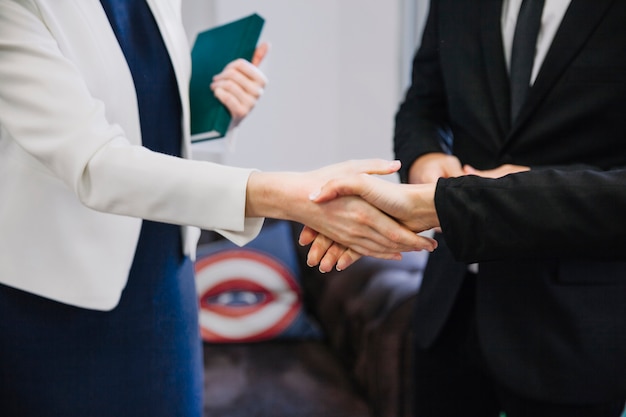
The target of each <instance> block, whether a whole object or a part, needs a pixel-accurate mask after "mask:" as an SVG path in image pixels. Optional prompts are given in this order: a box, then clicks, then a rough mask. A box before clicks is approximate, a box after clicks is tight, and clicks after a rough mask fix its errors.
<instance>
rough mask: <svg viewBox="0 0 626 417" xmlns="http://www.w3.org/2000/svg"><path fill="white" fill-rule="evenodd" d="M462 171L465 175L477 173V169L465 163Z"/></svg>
mask: <svg viewBox="0 0 626 417" xmlns="http://www.w3.org/2000/svg"><path fill="white" fill-rule="evenodd" d="M463 173H464V174H466V175H472V174H477V173H478V171H477V170H476V168H474V167H473V166H471V165H469V164H466V165H463Z"/></svg>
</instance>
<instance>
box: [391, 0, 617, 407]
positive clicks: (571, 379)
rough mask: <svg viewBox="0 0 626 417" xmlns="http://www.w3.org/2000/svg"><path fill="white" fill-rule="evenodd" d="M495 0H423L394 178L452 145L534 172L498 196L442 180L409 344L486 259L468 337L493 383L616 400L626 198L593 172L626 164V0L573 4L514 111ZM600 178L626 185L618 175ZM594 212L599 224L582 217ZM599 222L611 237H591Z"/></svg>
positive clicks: (470, 155)
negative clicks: (437, 228)
mask: <svg viewBox="0 0 626 417" xmlns="http://www.w3.org/2000/svg"><path fill="white" fill-rule="evenodd" d="M501 6H502V1H501V0H472V1H470V0H466V1H461V0H432V1H431V6H430V13H429V17H428V20H427V23H426V28H425V31H424V35H423V39H422V45H421V47H420V49H419V50H418V52H417V54H416V56H415V59H414V63H413V78H412V85H411V87H410V88H409V90H408V92H407V95H406V98H405V101H404V102H403V103H402V105H401V106H400V109H399V111H398V113H397V116H396V132H395V151H396V156H397V157H398V158H399V159H400V160H401V161H402V162H403V169H402V171H401V177H402V179H403V180H404V181H406V180H407V172H408V168H409V167H410V166H411V164H412V163H413V162H414V161H415V159H416V158H418V157H419V156H421V155H423V154H425V153H428V152H441V151H442V150H447V149H451V151H452V152H453V153H454V154H455V155H457V156H458V157H459V159H460V160H461V162H462V163H468V164H471V165H473V166H475V167H477V168H479V169H489V168H494V167H497V166H499V165H501V164H504V163H514V164H521V165H528V166H531V167H532V168H533V172H531V173H530V175H519V176H513V177H514V178H522V180H519V181H520V182H519V183H518V182H516V181H517V180H516V181H514V180H510V181H513V182H509V183H508V187H504V188H506V189H507V192H508V194H506V193H501V190H499V189H498V188H495V187H492V188H490V189H489V190H487V191H481V190H480V189H478V188H475V189H474V190H473V192H472V193H468V192H457V191H458V190H463V189H464V187H465V190H466V191H467V189H469V188H471V183H467V181H470V182H471V181H481V180H480V179H477V178H466V179H464V181H466V182H465V183H464V185H463V186H449V184H448V182H446V181H442V183H441V184H440V188H441V189H438V192H437V209H438V211H441V213H442V214H441V216H442V229H443V232H444V236H445V239H441V237H439V238H440V240H441V242H440V243H441V244H440V247H439V248H438V249H437V250H436V251H435V252H434V253H433V254H432V255H431V257H430V259H429V263H428V266H427V269H426V272H425V276H424V281H423V284H422V289H421V291H420V298H419V300H418V304H417V310H416V313H417V314H416V327H415V332H416V340H417V343H418V344H419V345H420V346H429V345H430V344H431V343H432V342H433V341H434V340H435V338H436V337H437V335H438V333H439V331H440V330H441V327H442V325H443V324H444V323H445V321H446V319H447V317H448V313H449V311H450V308H451V306H452V305H453V304H454V302H455V301H456V296H457V293H458V289H459V287H460V284H461V282H462V280H463V277H464V275H465V272H466V269H467V267H466V264H467V262H475V261H481V262H480V272H479V279H478V280H477V282H478V283H477V317H478V332H479V340H480V343H481V345H482V347H483V350H484V352H485V355H486V359H487V363H488V365H489V366H490V367H491V368H492V369H493V370H494V373H495V374H496V375H498V378H499V379H500V382H502V383H503V384H505V385H508V386H509V387H511V388H513V389H515V390H516V391H517V392H519V393H521V394H523V395H528V396H531V397H533V398H538V399H549V400H556V401H568V402H589V401H600V400H606V399H616V398H620V397H621V398H625V397H626V263H624V262H623V261H625V260H626V255H625V254H626V239H625V237H626V236H625V235H624V232H623V230H625V229H626V220H624V219H625V218H626V217H625V216H626V215H624V214H623V213H625V211H624V208H626V206H625V205H624V204H623V202H622V205H621V206H619V205H613V204H614V203H613V202H612V199H611V197H610V195H609V194H607V193H604V194H602V197H600V196H599V195H598V193H597V192H595V193H594V192H593V191H598V190H597V189H596V188H594V187H597V186H598V185H597V184H598V183H597V182H596V181H597V179H598V176H602V175H604V174H602V172H603V171H606V170H609V169H615V168H620V167H626V53H625V52H624V51H626V24H625V22H626V2H624V1H621V0H594V1H589V0H572V3H571V5H570V7H569V9H568V11H567V13H566V14H565V17H564V18H563V21H562V23H561V26H560V27H559V30H558V32H557V34H556V36H555V38H554V41H553V43H552V45H551V48H550V50H549V52H548V54H547V56H546V58H545V61H544V63H543V65H542V67H541V70H540V72H539V74H538V77H537V79H536V81H535V83H534V85H533V87H532V89H531V90H530V92H529V94H528V98H527V102H526V103H525V104H524V106H523V107H522V110H521V113H520V115H519V117H518V119H517V120H515V121H514V122H511V120H510V119H509V88H508V76H507V72H506V68H505V61H504V55H503V48H502V39H501V28H500V17H501ZM583 168H584V169H586V170H588V172H579V173H576V174H571V175H574V176H575V177H576V178H577V180H576V181H578V182H574V183H572V182H569V181H571V178H570V179H568V178H564V175H567V174H564V173H563V171H564V170H568V171H571V170H579V169H583ZM611 178H613V179H614V180H615V181H617V184H619V182H621V183H622V184H624V182H623V181H622V180H623V179H624V178H625V176H624V175H622V176H621V177H620V176H619V175H617V177H615V176H613V177H611ZM454 181H458V180H454ZM454 181H452V183H451V184H452V185H455V184H456V185H458V184H459V183H458V182H454ZM555 181H556V182H555ZM559 181H561V182H560V184H561V186H563V184H564V183H571V184H577V185H576V186H578V183H580V184H582V186H581V187H580V190H579V192H580V193H589V196H588V197H589V198H581V197H580V194H579V193H578V191H577V192H575V193H571V192H570V193H563V192H558V191H556V190H555V188H554V187H553V186H552V185H553V184H555V185H556V184H558V183H559ZM602 181H604V180H602ZM468 184H469V185H468ZM481 184H482V185H484V184H483V183H482V182H481ZM499 184H500V183H499ZM624 187H626V185H624ZM618 188H619V185H618V186H616V187H615V189H616V190H617V189H618ZM443 189H446V190H454V191H455V192H454V193H452V191H450V192H445V193H444V192H443V191H441V190H443ZM623 193H624V191H622V194H623ZM451 195H454V196H455V197H454V198H452V197H450V196H451ZM507 195H508V197H506V196H507ZM443 196H447V197H445V198H444V197H443ZM512 196H516V197H512ZM573 196H576V198H574V197H573ZM496 202H499V205H498V204H496ZM490 204H491V205H490ZM494 206H497V210H493V207H494ZM570 208H575V209H576V210H575V211H574V212H575V213H576V214H575V215H573V214H571V213H570V211H571V210H570ZM617 208H621V210H618V209H617ZM600 212H603V213H604V212H606V213H607V215H606V216H605V217H602V216H597V215H596V213H600ZM471 213H473V214H474V215H475V216H476V217H472V216H471V215H470V214H471ZM592 215H595V218H596V219H597V218H599V217H601V220H602V222H601V223H598V224H593V223H592V222H586V221H585V220H584V219H585V218H586V217H590V216H592ZM549 216H553V217H549ZM446 219H454V221H453V220H450V221H448V220H446ZM475 219H481V221H480V222H479V221H476V220H475ZM529 219H535V220H536V221H535V223H533V227H529V226H528V224H527V221H528V220H529ZM492 220H493V221H492ZM496 220H499V221H496ZM563 222H565V223H563ZM564 224H567V225H568V227H572V230H568V231H563V230H562V227H565V226H564ZM600 224H601V225H602V227H599V225H600ZM460 225H463V226H460ZM598 230H601V232H600V231H598ZM603 232H608V234H607V241H603V242H602V243H601V244H598V240H599V239H598V233H603ZM592 238H593V239H594V240H590V239H592ZM609 239H610V240H609Z"/></svg>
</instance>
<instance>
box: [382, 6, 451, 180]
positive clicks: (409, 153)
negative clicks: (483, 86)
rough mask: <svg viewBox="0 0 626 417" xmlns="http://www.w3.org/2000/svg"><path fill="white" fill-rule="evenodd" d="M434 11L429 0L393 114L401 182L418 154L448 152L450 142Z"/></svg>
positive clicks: (396, 153)
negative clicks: (408, 74)
mask: <svg viewBox="0 0 626 417" xmlns="http://www.w3.org/2000/svg"><path fill="white" fill-rule="evenodd" d="M437 11H438V5H437V1H432V2H431V5H430V10H429V15H428V18H427V21H426V25H425V28H424V33H423V36H422V43H421V45H420V47H419V48H418V50H417V52H416V54H415V56H414V58H413V64H412V75H411V85H410V86H409V88H408V90H407V92H406V95H405V98H404V101H403V102H402V103H401V104H400V107H399V109H398V111H397V113H396V116H395V131H394V152H395V155H396V158H397V159H398V160H400V161H401V162H402V168H401V169H400V172H399V174H400V178H401V180H402V181H403V182H407V181H408V170H409V168H410V167H411V165H412V164H413V162H415V160H416V159H417V158H418V157H420V156H421V155H423V154H426V153H430V152H448V149H449V146H450V144H449V143H448V141H449V140H450V137H451V135H450V134H449V133H448V132H449V127H448V120H447V102H446V95H445V91H444V84H443V76H442V72H441V67H440V62H439V40H438V30H437V13H438V12H437Z"/></svg>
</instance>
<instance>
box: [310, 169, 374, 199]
mask: <svg viewBox="0 0 626 417" xmlns="http://www.w3.org/2000/svg"><path fill="white" fill-rule="evenodd" d="M364 177H369V175H368V174H358V175H352V176H350V177H343V178H336V179H333V180H330V181H328V182H327V183H326V184H324V185H323V186H322V188H320V189H319V190H318V191H315V192H313V193H311V194H310V195H309V199H310V200H311V201H313V202H315V203H325V202H327V201H330V200H334V199H335V198H337V197H341V196H346V195H361V194H362V193H363V192H364V189H365V184H364V183H363V178H364Z"/></svg>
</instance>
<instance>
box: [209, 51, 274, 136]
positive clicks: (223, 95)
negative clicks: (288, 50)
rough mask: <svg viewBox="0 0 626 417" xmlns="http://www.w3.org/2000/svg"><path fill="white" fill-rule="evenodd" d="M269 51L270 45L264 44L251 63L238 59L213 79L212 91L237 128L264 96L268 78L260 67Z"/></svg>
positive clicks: (255, 53)
mask: <svg viewBox="0 0 626 417" xmlns="http://www.w3.org/2000/svg"><path fill="white" fill-rule="evenodd" d="M268 50H269V45H268V44H267V43H262V44H261V45H259V47H258V48H257V49H256V50H255V52H254V56H253V57H252V61H251V62H249V61H246V60H245V59H237V60H235V61H233V62H231V63H230V64H228V65H227V66H226V67H225V68H224V70H223V71H222V72H220V73H219V74H217V75H216V76H215V77H213V82H212V83H211V90H212V91H213V93H214V94H215V97H217V98H218V100H219V101H221V102H222V103H223V104H224V106H226V108H227V109H228V111H229V112H230V114H231V116H232V119H233V124H234V125H235V126H236V125H238V124H239V123H240V122H241V120H243V118H244V117H246V116H247V115H248V114H249V113H250V111H252V109H253V108H254V106H255V105H256V103H257V101H258V100H259V98H260V97H261V95H263V91H264V89H265V86H266V84H267V78H266V77H265V74H263V72H261V70H259V68H258V66H259V64H260V63H261V62H262V61H263V58H265V56H266V55H267V52H268Z"/></svg>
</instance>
